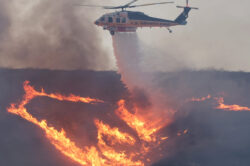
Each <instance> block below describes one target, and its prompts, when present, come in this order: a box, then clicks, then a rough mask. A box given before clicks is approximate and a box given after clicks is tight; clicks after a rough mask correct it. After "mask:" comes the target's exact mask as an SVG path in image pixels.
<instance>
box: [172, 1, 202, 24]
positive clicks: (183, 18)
mask: <svg viewBox="0 0 250 166" xmlns="http://www.w3.org/2000/svg"><path fill="white" fill-rule="evenodd" d="M176 7H177V8H183V12H182V13H181V14H180V15H179V16H178V17H177V18H176V19H175V22H176V23H178V24H180V25H186V24H187V21H186V20H187V18H188V14H189V12H190V11H191V10H192V9H196V10H197V9H198V8H196V7H189V5H188V0H186V6H176Z"/></svg>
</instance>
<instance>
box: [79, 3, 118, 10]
mask: <svg viewBox="0 0 250 166" xmlns="http://www.w3.org/2000/svg"><path fill="white" fill-rule="evenodd" d="M75 6H86V7H96V8H103V9H112V8H115V6H101V5H81V4H79V5H75Z"/></svg>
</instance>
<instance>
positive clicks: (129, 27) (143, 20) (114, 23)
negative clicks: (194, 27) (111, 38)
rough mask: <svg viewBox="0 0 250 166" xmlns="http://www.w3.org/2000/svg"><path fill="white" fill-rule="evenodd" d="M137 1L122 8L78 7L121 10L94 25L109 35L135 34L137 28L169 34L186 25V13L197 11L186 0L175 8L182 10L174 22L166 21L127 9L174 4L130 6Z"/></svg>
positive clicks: (109, 14) (101, 18) (108, 14)
mask: <svg viewBox="0 0 250 166" xmlns="http://www.w3.org/2000/svg"><path fill="white" fill-rule="evenodd" d="M137 1H138V0H133V1H131V2H129V3H127V4H125V5H122V6H98V5H79V6H87V7H101V8H103V9H121V11H116V12H113V13H107V14H104V15H103V16H102V17H100V18H99V19H98V20H96V21H95V24H96V25H98V26H101V27H103V29H104V30H108V31H109V32H110V34H111V35H114V34H115V33H116V32H136V30H137V28H139V27H140V28H142V27H150V28H151V27H166V28H167V29H168V30H169V32H170V33H172V30H171V29H169V27H171V26H176V25H186V24H187V21H186V19H187V18H188V13H189V12H190V10H191V9H198V8H196V7H189V2H188V0H186V6H177V8H183V9H184V10H183V12H182V13H181V14H180V15H179V16H178V17H177V18H176V19H175V20H166V19H160V18H155V17H150V16H148V15H146V14H144V13H142V12H135V11H127V10H126V9H127V8H136V7H143V6H151V5H160V4H169V3H174V2H159V3H148V4H140V5H132V4H133V3H135V2H137Z"/></svg>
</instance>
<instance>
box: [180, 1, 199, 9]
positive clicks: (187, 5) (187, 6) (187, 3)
mask: <svg viewBox="0 0 250 166" xmlns="http://www.w3.org/2000/svg"><path fill="white" fill-rule="evenodd" d="M176 7H177V8H188V9H196V10H198V9H199V8H197V7H189V0H186V6H176Z"/></svg>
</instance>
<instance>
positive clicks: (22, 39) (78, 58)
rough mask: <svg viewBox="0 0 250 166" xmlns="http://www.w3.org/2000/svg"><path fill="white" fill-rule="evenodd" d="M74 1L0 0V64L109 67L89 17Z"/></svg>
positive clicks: (105, 68)
mask: <svg viewBox="0 0 250 166" xmlns="http://www.w3.org/2000/svg"><path fill="white" fill-rule="evenodd" d="M74 4H76V2H73V1H67V0H59V1H50V0H35V1H33V0H27V1H19V0H11V1H6V0H1V1H0V55H1V56H0V67H5V68H46V69H67V70H73V69H93V70H108V69H110V63H111V61H110V57H109V56H108V53H107V52H106V51H105V49H104V47H103V46H102V44H101V38H100V37H99V36H98V32H97V31H96V29H95V28H93V27H94V24H93V20H92V17H91V16H89V15H88V14H87V13H88V11H87V12H86V9H84V8H79V7H77V6H74ZM93 14H94V12H92V15H93ZM89 17H90V18H91V19H90V18H89Z"/></svg>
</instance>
